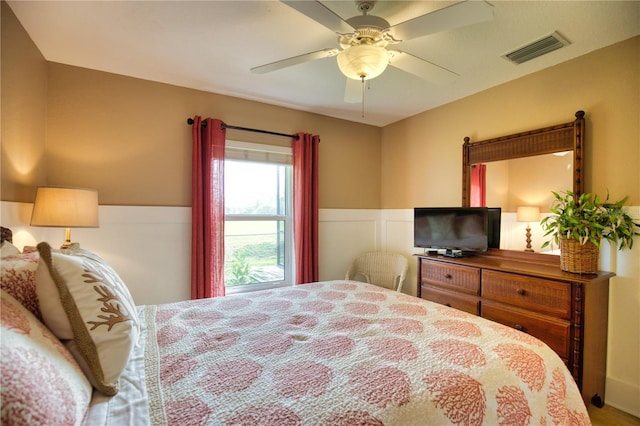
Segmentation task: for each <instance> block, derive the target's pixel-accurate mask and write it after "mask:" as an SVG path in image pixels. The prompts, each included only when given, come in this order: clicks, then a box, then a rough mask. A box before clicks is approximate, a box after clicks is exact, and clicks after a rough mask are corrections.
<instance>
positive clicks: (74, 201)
mask: <svg viewBox="0 0 640 426" xmlns="http://www.w3.org/2000/svg"><path fill="white" fill-rule="evenodd" d="M31 226H44V227H52V228H65V242H64V243H63V244H62V246H60V248H68V247H69V246H70V245H71V228H97V227H98V226H99V224H98V191H96V190H95V189H87V188H68V187H59V186H39V187H38V188H37V190H36V198H35V201H34V203H33V212H32V213H31Z"/></svg>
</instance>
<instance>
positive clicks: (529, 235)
mask: <svg viewBox="0 0 640 426" xmlns="http://www.w3.org/2000/svg"><path fill="white" fill-rule="evenodd" d="M526 236H527V239H526V241H527V247H526V248H525V249H524V251H528V252H533V249H532V248H531V228H530V227H529V226H528V225H527V234H526Z"/></svg>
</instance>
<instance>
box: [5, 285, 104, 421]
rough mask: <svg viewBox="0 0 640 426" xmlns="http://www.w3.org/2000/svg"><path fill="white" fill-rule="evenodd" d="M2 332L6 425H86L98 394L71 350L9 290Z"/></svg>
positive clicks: (6, 295) (6, 297)
mask: <svg viewBox="0 0 640 426" xmlns="http://www.w3.org/2000/svg"><path fill="white" fill-rule="evenodd" d="M0 328H1V331H0V333H1V334H2V346H1V348H0V351H1V356H0V375H1V377H2V386H0V399H1V400H2V411H1V412H2V418H1V419H0V423H1V424H3V425H9V424H24V425H31V424H57V425H63V424H64V425H80V424H83V421H84V419H85V416H86V412H87V409H88V407H89V401H90V400H91V393H92V391H93V389H92V387H91V384H90V383H89V381H88V380H87V378H86V376H85V375H84V374H83V372H82V370H81V369H80V367H79V366H78V363H77V362H76V360H75V359H74V358H73V356H72V355H71V353H69V351H68V350H67V348H65V347H64V346H63V345H62V343H60V340H58V338H57V337H56V336H54V335H53V333H51V331H49V329H47V328H46V327H45V326H44V325H43V324H42V323H41V322H40V321H38V320H37V319H36V318H35V317H34V316H33V315H32V314H31V312H29V311H28V310H27V309H25V307H24V306H22V305H21V304H20V302H19V301H17V300H16V299H14V298H13V297H12V296H11V295H9V294H8V293H6V292H4V291H0Z"/></svg>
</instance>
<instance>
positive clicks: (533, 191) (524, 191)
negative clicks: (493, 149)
mask: <svg viewBox="0 0 640 426" xmlns="http://www.w3.org/2000/svg"><path fill="white" fill-rule="evenodd" d="M475 166H476V165H475V164H474V165H472V168H473V167H475ZM484 166H485V167H486V170H485V173H486V179H484V182H485V188H484V191H485V199H486V205H487V206H491V207H501V208H502V211H505V212H515V211H516V209H517V208H518V206H538V207H539V208H540V211H541V212H542V213H546V212H548V211H549V206H550V205H551V203H552V202H553V199H554V197H553V194H552V193H551V191H556V192H562V191H565V190H567V189H569V188H573V151H562V152H554V153H553V154H544V155H535V156H532V157H523V158H513V159H511V160H502V161H493V162H489V163H484ZM470 204H471V207H479V205H478V203H477V202H475V203H474V199H473V197H472V199H471V202H470Z"/></svg>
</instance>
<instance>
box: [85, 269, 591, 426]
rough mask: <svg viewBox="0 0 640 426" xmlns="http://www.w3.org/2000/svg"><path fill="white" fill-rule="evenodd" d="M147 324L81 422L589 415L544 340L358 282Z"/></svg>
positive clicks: (169, 313) (423, 421) (476, 421)
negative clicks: (108, 389) (109, 393)
mask: <svg viewBox="0 0 640 426" xmlns="http://www.w3.org/2000/svg"><path fill="white" fill-rule="evenodd" d="M139 310H140V314H141V318H143V321H144V323H145V324H144V327H145V328H144V332H143V333H142V334H143V335H142V337H141V338H140V341H139V342H138V345H137V347H136V352H135V353H134V355H133V357H132V359H131V360H130V363H129V366H128V368H127V371H126V373H125V377H123V378H122V379H121V391H120V392H119V393H118V394H117V395H116V396H115V397H112V398H106V397H103V396H101V395H100V394H98V393H96V394H95V395H94V400H93V402H92V409H91V417H90V418H89V419H88V422H87V423H88V424H91V425H93V424H113V425H120V424H135V425H139V424H157V425H163V424H171V425H198V424H202V425H205V424H212V425H259V424H260V425H279V426H280V425H383V424H384V425H443V424H460V425H480V424H487V425H501V424H502V425H568V424H576V425H580V424H590V422H589V418H588V415H587V411H586V408H585V406H584V404H583V402H582V399H581V396H580V393H579V391H578V389H577V387H576V385H575V383H574V381H573V379H572V377H571V375H570V373H569V372H568V371H567V369H566V368H565V366H564V364H563V363H562V361H561V360H560V358H558V356H557V355H556V354H555V353H554V352H553V351H552V350H551V349H549V348H548V347H547V346H545V345H544V344H543V343H541V342H540V341H539V340H537V339H535V338H533V337H531V336H529V335H527V334H524V333H521V332H518V331H515V330H513V329H510V328H507V327H503V326H501V325H499V324H496V323H493V322H490V321H487V320H485V319H483V318H479V317H475V316H472V315H469V314H466V313H463V312H460V311H457V310H454V309H451V308H447V307H445V306H441V305H437V304H433V303H431V302H428V301H425V300H422V299H418V298H415V297H411V296H407V295H404V294H400V293H396V292H391V291H388V290H384V289H381V288H378V287H375V286H371V285H368V284H364V283H359V282H353V281H329V282H321V283H314V284H306V285H301V286H297V287H295V288H285V289H278V290H269V291H262V292H256V293H250V294H246V295H237V296H227V297H224V298H216V299H208V300H198V301H189V302H179V303H172V304H166V305H157V306H141V307H139Z"/></svg>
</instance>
